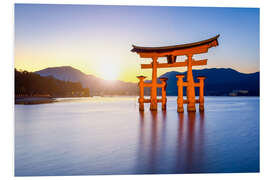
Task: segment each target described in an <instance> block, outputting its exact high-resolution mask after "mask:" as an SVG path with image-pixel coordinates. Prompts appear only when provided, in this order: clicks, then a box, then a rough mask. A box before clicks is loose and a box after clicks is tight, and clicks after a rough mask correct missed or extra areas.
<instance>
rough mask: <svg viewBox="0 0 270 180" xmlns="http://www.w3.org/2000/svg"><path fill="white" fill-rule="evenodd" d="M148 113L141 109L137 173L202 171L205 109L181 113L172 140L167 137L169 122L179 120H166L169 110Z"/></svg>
mask: <svg viewBox="0 0 270 180" xmlns="http://www.w3.org/2000/svg"><path fill="white" fill-rule="evenodd" d="M146 116H147V117H145V114H144V112H140V117H139V120H140V123H139V141H138V154H137V157H136V159H137V164H136V166H135V169H136V173H138V174H141V173H187V172H203V170H204V169H203V168H204V158H205V157H204V154H203V152H204V112H200V113H195V112H190V113H188V114H186V115H184V114H183V113H179V114H178V115H177V117H178V127H176V126H175V127H176V128H177V133H173V134H174V135H175V136H172V137H171V136H170V139H174V140H173V141H171V142H170V141H168V138H166V136H167V135H169V134H170V133H169V132H170V131H169V129H168V126H169V127H172V126H171V125H169V124H170V123H177V122H172V121H167V112H164V113H162V114H160V113H158V112H155V111H154V112H151V113H147V115H146ZM146 120H147V121H146ZM168 123H169V124H168ZM175 125H176V124H175ZM168 133H169V134H168ZM171 143H173V144H171ZM168 154H169V155H168ZM168 160H169V161H168ZM168 163H169V164H170V166H167V165H168ZM171 165H172V166H171Z"/></svg>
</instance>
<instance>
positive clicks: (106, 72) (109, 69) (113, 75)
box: [100, 64, 119, 80]
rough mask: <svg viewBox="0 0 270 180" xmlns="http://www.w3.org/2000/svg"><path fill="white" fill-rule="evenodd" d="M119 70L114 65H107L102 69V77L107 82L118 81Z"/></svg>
mask: <svg viewBox="0 0 270 180" xmlns="http://www.w3.org/2000/svg"><path fill="white" fill-rule="evenodd" d="M118 73H119V70H118V68H117V66H115V65H113V64H106V65H103V66H102V67H100V76H101V77H102V78H104V79H106V80H116V79H117V78H118Z"/></svg>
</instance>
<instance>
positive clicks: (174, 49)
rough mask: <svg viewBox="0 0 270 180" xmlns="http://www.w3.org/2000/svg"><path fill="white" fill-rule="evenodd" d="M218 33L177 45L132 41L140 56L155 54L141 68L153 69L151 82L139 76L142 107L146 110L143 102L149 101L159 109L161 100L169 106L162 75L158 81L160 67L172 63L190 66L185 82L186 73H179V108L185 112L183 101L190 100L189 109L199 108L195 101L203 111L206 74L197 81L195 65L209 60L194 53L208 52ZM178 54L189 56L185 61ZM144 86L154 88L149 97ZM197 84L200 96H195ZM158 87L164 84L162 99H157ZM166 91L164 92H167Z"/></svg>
mask: <svg viewBox="0 0 270 180" xmlns="http://www.w3.org/2000/svg"><path fill="white" fill-rule="evenodd" d="M218 37H219V35H217V36H215V37H213V38H210V39H207V40H204V41H199V42H195V43H189V44H182V45H175V46H163V47H140V46H135V45H133V49H132V50H131V51H132V52H136V53H138V54H139V55H140V57H141V58H152V60H153V61H152V63H151V64H142V65H141V68H142V69H152V82H151V83H145V82H144V79H145V78H146V77H145V76H138V79H139V80H140V83H139V86H140V97H139V104H140V111H143V110H144V103H150V110H152V111H156V110H157V103H159V102H160V103H162V109H163V110H165V109H166V89H165V86H166V80H165V79H163V80H162V79H161V81H162V83H161V84H159V83H157V68H170V67H187V82H183V78H184V75H178V76H177V78H178V82H177V85H178V99H177V104H178V108H177V110H178V112H183V111H184V109H183V104H185V103H186V104H187V110H188V111H196V108H195V103H199V104H200V111H204V98H203V88H204V79H205V77H198V79H199V81H200V82H199V83H194V79H193V74H192V66H201V65H206V64H207V59H203V60H194V59H193V58H192V56H193V55H194V54H201V53H207V52H208V49H209V48H211V47H214V46H218V40H217V39H218ZM177 56H186V57H187V60H186V61H184V62H177V61H176V60H177ZM159 57H166V58H167V63H159V62H158V61H157V59H158V58H159ZM184 86H185V87H187V88H186V95H187V99H186V100H184V99H183V87H184ZM144 87H150V88H151V97H150V99H145V98H144ZM195 87H199V88H200V98H199V99H198V100H196V99H195ZM157 88H162V92H163V93H162V99H157ZM164 95H165V96H164Z"/></svg>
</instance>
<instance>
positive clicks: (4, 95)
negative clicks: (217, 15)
mask: <svg viewBox="0 0 270 180" xmlns="http://www.w3.org/2000/svg"><path fill="white" fill-rule="evenodd" d="M15 2H16V3H46V4H108V5H163V6H212V7H260V8H261V9H260V12H261V14H260V16H261V26H260V27H261V31H260V32H261V34H260V37H261V38H260V39H261V44H260V47H261V48H260V51H261V53H260V54H261V58H260V72H261V81H260V84H261V98H260V102H261V103H260V110H261V114H260V117H261V118H260V124H261V126H260V133H261V135H260V140H261V144H260V149H261V151H260V156H261V158H260V161H261V167H260V171H261V173H247V174H191V175H190V174H188V175H186V174H185V175H183V174H181V175H129V176H126V175H121V176H118V175H114V176H73V177H72V176H69V177H64V176H61V177H55V176H53V177H49V179H65V180H66V179H67V180H69V179H89V178H92V179H105V178H111V179H127V178H128V179H136V178H143V179H148V178H156V179H164V178H170V179H179V178H190V179H200V180H201V179H207V180H209V179H217V178H219V179H231V178H232V179H239V178H241V179H242V178H245V179H252V180H253V179H255V178H258V179H269V175H270V173H269V171H270V168H269V165H268V164H269V162H268V161H269V160H270V158H269V157H270V156H269V154H270V151H269V142H270V140H269V138H268V137H270V136H269V132H270V123H269V122H270V118H269V113H267V111H269V108H268V107H269V105H268V104H267V103H269V102H270V101H269V94H270V85H269V82H270V81H269V77H270V75H269V70H268V68H270V63H269V62H270V57H269V54H267V53H268V52H269V49H270V48H269V47H270V45H269V42H270V40H269V34H270V28H269V21H270V20H269V19H270V18H269V17H270V15H269V13H270V8H269V7H268V6H267V2H268V1H266V0H265V1H260V2H258V0H255V1H254V0H224V1H219V0H200V1H199V0H185V1H183V0H170V1H164V0H77V1H76V0H16V1H15V0H6V1H4V2H2V3H1V6H0V8H1V10H0V13H1V15H0V22H1V33H0V49H1V66H0V67H1V71H0V72H1V76H0V77H1V80H0V82H1V86H0V87H1V93H0V94H1V106H0V109H1V111H0V112H1V119H0V122H1V124H0V147H1V148H0V149H1V150H0V177H1V178H0V179H3V180H6V179H7V180H8V179H48V177H22V178H15V177H14V169H13V167H14V159H13V153H14V120H13V118H14V110H13V98H14V97H13V89H14V81H13V68H14V63H13V59H14V57H13V38H14V37H13V31H14V29H13V23H14V19H13V18H14V16H13V9H14V8H13V7H14V3H15Z"/></svg>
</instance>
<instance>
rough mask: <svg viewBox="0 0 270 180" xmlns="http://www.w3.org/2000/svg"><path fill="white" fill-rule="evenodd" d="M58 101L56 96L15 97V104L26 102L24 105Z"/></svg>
mask: <svg viewBox="0 0 270 180" xmlns="http://www.w3.org/2000/svg"><path fill="white" fill-rule="evenodd" d="M53 102H56V100H55V98H52V97H38V96H37V97H35V96H33V97H28V96H22V97H18V96H16V97H15V104H24V105H32V104H48V103H53Z"/></svg>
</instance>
